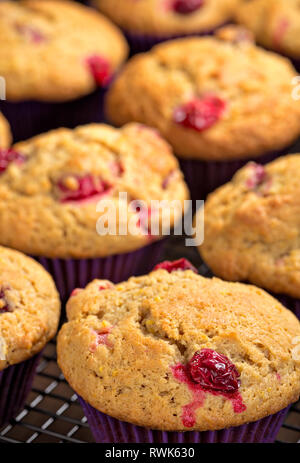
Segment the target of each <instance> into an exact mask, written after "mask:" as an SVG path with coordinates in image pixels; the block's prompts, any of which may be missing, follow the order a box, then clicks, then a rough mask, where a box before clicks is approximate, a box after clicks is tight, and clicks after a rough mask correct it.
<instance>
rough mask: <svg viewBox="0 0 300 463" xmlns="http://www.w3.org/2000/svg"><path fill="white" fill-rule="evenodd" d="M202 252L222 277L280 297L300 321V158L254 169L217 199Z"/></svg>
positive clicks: (209, 210)
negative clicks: (252, 285)
mask: <svg viewBox="0 0 300 463" xmlns="http://www.w3.org/2000/svg"><path fill="white" fill-rule="evenodd" d="M199 251H200V254H201V257H202V258H203V259H204V261H205V262H206V263H207V265H208V266H209V267H210V269H211V270H212V271H213V273H214V274H215V275H216V276H219V277H221V278H224V279H226V280H230V281H249V282H250V283H253V284H255V285H258V286H260V287H262V288H264V289H266V290H269V291H271V292H272V293H276V297H279V299H280V300H281V301H282V302H283V303H284V304H285V305H286V306H287V307H288V308H289V309H291V310H293V311H294V312H295V313H296V315H298V317H299V318H300V154H294V155H290V156H283V157H281V158H279V159H277V160H275V161H273V162H272V163H270V164H267V165H266V166H261V165H259V164H256V163H253V162H252V163H249V164H248V165H247V166H245V167H243V169H241V170H240V171H239V172H237V173H236V175H235V176H234V177H233V179H232V180H231V182H229V183H227V184H226V185H224V186H222V187H221V188H219V189H218V190H216V191H215V192H214V193H212V194H211V195H210V196H209V197H208V199H207V202H206V204H205V240H204V243H203V244H202V246H200V248H199ZM277 295H279V296H277Z"/></svg>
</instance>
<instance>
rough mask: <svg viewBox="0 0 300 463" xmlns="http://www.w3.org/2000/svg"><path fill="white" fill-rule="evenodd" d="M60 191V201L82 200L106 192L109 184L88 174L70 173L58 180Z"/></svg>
mask: <svg viewBox="0 0 300 463" xmlns="http://www.w3.org/2000/svg"><path fill="white" fill-rule="evenodd" d="M58 188H59V190H60V192H61V202H62V203H65V202H69V201H82V200H86V199H91V198H93V197H94V196H98V195H104V194H106V193H108V191H109V190H110V189H111V186H110V185H109V184H108V183H107V182H105V181H104V180H102V179H100V178H95V177H93V176H92V175H90V174H88V175H85V176H84V177H79V176H76V175H70V176H66V177H64V178H63V179H62V180H60V181H59V182H58Z"/></svg>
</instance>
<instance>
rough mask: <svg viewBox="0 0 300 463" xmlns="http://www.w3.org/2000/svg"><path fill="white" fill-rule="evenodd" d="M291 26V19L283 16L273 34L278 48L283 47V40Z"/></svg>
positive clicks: (274, 42) (275, 45)
mask: <svg viewBox="0 0 300 463" xmlns="http://www.w3.org/2000/svg"><path fill="white" fill-rule="evenodd" d="M289 27H290V21H289V20H288V19H287V18H282V19H281V20H280V21H279V23H278V25H277V27H276V28H275V31H274V34H273V45H274V47H275V48H277V49H278V50H280V48H281V45H282V41H283V39H284V36H285V34H286V32H287V30H288V29H289Z"/></svg>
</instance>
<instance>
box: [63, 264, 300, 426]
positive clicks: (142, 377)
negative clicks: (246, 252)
mask: <svg viewBox="0 0 300 463" xmlns="http://www.w3.org/2000/svg"><path fill="white" fill-rule="evenodd" d="M158 267H160V268H158V269H157V270H155V271H153V272H152V273H150V274H149V275H146V276H143V277H138V278H130V279H129V280H128V281H127V282H125V283H121V284H117V285H113V284H112V283H110V282H109V281H103V280H102V281H101V280H95V281H93V282H92V283H90V284H89V285H88V286H87V287H86V289H85V290H77V291H75V293H74V295H73V296H72V297H71V298H70V299H69V302H68V304H67V313H68V320H69V321H68V323H66V324H65V325H64V326H63V327H62V329H61V331H60V333H59V337H58V362H59V365H60V367H61V369H62V371H63V374H64V376H65V377H66V379H67V381H68V382H69V383H70V385H71V386H72V387H73V388H74V390H75V391H76V392H77V393H78V394H79V395H80V396H82V397H83V398H84V399H85V400H86V401H87V402H89V403H90V404H91V405H92V406H93V407H95V408H96V409H98V410H100V411H102V412H104V413H107V414H108V415H111V416H113V417H115V418H118V419H120V420H123V421H128V422H131V423H134V424H136V425H140V426H146V427H150V428H153V429H161V430H169V431H173V430H174V431H181V430H192V429H194V430H199V431H205V430H216V429H222V428H227V427H230V426H236V425H241V424H244V423H246V422H249V421H255V420H258V419H260V418H262V417H264V416H266V415H269V414H272V413H275V412H277V411H278V410H281V409H282V408H284V407H286V406H287V405H288V404H289V403H291V402H293V401H296V400H297V399H298V396H299V393H300V362H299V359H298V360H297V357H298V356H297V352H294V350H293V349H294V348H295V346H294V342H295V339H297V338H298V336H299V335H300V324H299V321H298V320H297V319H296V317H295V316H294V315H293V314H292V313H291V312H290V311H288V310H287V309H285V308H284V307H283V306H282V305H281V304H280V303H279V302H278V301H276V300H275V299H274V298H273V297H271V296H270V295H268V294H267V293H265V292H264V291H263V290H260V289H258V288H256V287H254V286H248V285H244V284H240V283H227V282H223V281H221V280H219V279H216V278H214V279H208V278H203V277H202V276H199V275H197V274H196V273H194V272H193V271H191V270H189V269H186V268H187V267H188V266H184V265H182V261H179V266H178V265H177V263H175V264H174V263H170V262H168V263H166V264H162V265H159V266H158ZM178 267H179V268H178ZM185 269H186V270H185ZM169 272H170V273H169ZM294 354H296V355H294Z"/></svg>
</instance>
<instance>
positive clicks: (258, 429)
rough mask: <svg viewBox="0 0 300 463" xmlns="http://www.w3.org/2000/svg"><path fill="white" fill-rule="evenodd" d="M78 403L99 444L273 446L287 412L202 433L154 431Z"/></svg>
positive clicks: (84, 403)
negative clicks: (231, 444) (234, 444)
mask: <svg viewBox="0 0 300 463" xmlns="http://www.w3.org/2000/svg"><path fill="white" fill-rule="evenodd" d="M78 399H79V402H80V404H81V406H82V408H83V411H84V414H85V416H86V418H87V420H88V423H89V426H90V428H91V431H92V434H93V436H94V439H95V441H96V442H98V443H174V444H177V443H178V444H179V443H184V444H185V443H191V444H198V443H220V444H221V443H272V442H274V441H275V439H276V436H277V434H278V432H279V429H280V428H281V426H282V424H283V421H284V419H285V416H286V414H287V412H288V410H289V407H288V408H285V409H284V410H281V411H280V412H278V413H276V414H274V415H270V416H267V417H266V418H263V419H261V420H259V421H255V422H253V423H248V424H245V425H242V426H237V427H232V428H228V429H222V430H220V431H205V432H195V431H190V432H189V431H187V432H166V431H154V430H151V429H147V428H142V427H140V426H135V425H133V424H130V423H125V422H123V421H119V420H117V419H115V418H112V417H110V416H108V415H105V414H104V413H101V412H99V411H97V410H96V409H95V408H93V407H92V406H91V405H89V404H88V403H87V402H85V401H84V400H83V399H82V398H81V397H79V396H78Z"/></svg>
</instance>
